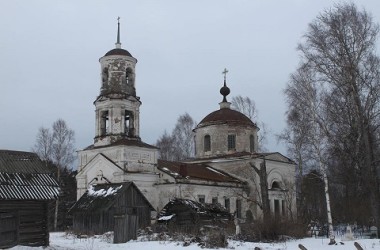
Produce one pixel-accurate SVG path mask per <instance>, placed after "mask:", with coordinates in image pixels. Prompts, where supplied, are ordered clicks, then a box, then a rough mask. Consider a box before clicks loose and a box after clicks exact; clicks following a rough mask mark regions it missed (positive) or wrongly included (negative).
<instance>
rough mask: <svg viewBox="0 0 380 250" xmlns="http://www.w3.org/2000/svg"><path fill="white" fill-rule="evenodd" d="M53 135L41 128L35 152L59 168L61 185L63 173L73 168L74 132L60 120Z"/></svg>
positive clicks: (56, 123) (55, 225)
mask: <svg viewBox="0 0 380 250" xmlns="http://www.w3.org/2000/svg"><path fill="white" fill-rule="evenodd" d="M52 131H53V132H52V133H50V130H49V129H46V128H42V127H41V128H40V129H39V131H38V134H37V138H36V144H35V146H34V148H33V151H34V152H36V153H37V154H38V155H39V156H40V157H41V159H42V160H44V161H46V162H51V163H53V165H54V166H56V167H57V172H56V175H57V180H58V183H60V177H61V171H63V170H67V169H70V168H71V164H72V163H73V161H74V159H75V158H74V157H75V156H74V153H75V148H74V143H75V139H74V131H73V130H72V129H70V128H69V127H68V126H67V124H66V122H65V121H64V120H62V119H58V120H57V121H55V122H54V123H53V126H52ZM59 202H60V201H59V198H58V199H57V200H56V202H55V210H54V230H57V221H58V207H59Z"/></svg>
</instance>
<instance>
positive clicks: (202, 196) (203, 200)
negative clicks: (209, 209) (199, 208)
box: [198, 195, 206, 203]
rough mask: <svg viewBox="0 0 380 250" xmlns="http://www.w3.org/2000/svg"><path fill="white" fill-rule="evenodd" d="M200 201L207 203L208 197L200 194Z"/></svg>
mask: <svg viewBox="0 0 380 250" xmlns="http://www.w3.org/2000/svg"><path fill="white" fill-rule="evenodd" d="M198 201H199V202H200V203H205V202H206V197H205V196H204V195H198Z"/></svg>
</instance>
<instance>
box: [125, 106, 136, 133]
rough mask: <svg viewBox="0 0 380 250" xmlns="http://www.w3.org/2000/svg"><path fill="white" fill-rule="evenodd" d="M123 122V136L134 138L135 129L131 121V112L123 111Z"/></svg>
mask: <svg viewBox="0 0 380 250" xmlns="http://www.w3.org/2000/svg"><path fill="white" fill-rule="evenodd" d="M124 121H125V134H126V135H127V136H130V137H134V136H135V128H134V121H133V113H132V112H131V111H128V110H125V114H124Z"/></svg>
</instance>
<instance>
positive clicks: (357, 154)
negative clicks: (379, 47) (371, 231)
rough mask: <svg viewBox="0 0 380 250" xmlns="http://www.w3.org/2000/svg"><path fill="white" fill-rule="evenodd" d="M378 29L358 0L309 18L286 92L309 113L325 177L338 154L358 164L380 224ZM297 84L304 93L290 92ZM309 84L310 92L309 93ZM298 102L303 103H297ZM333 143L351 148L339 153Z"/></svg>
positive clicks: (311, 141)
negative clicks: (309, 21)
mask: <svg viewBox="0 0 380 250" xmlns="http://www.w3.org/2000/svg"><path fill="white" fill-rule="evenodd" d="M378 33H379V26H378V25H377V24H374V23H373V21H372V17H371V15H370V14H368V13H367V12H366V11H365V10H362V11H359V10H358V9H357V7H356V6H355V5H354V4H338V5H335V6H334V7H333V8H331V9H328V10H326V11H324V12H323V13H321V14H320V15H319V16H318V17H317V18H316V19H315V20H314V21H312V22H311V23H310V24H309V27H308V30H307V32H306V33H305V35H304V37H303V40H302V42H301V43H300V45H299V46H298V50H299V52H300V53H301V62H300V66H299V68H298V69H297V71H296V73H295V74H293V75H292V78H291V81H290V83H289V86H288V87H287V90H286V91H288V92H286V95H287V99H288V105H289V109H290V110H292V109H294V110H296V111H297V112H298V113H297V112H296V114H297V115H302V118H303V121H305V119H304V117H303V116H305V117H306V118H308V120H307V119H306V123H305V124H307V126H309V128H310V129H309V132H307V133H308V134H309V135H308V136H307V140H306V141H307V145H308V147H309V149H310V152H311V154H312V155H313V156H314V159H315V160H317V161H316V162H315V163H318V165H319V167H320V168H321V170H323V171H322V175H323V178H324V180H327V178H325V177H327V174H328V171H326V170H327V169H328V168H329V166H331V165H332V164H333V162H334V161H335V162H336V159H341V160H340V161H341V162H349V163H350V164H352V165H351V166H350V167H351V168H356V169H358V170H359V174H360V176H361V177H360V178H362V179H363V182H362V183H363V185H364V188H365V189H366V191H367V192H368V194H369V197H370V200H371V209H372V217H373V219H374V223H375V224H376V225H377V227H378V228H380V225H379V222H380V221H379V218H380V216H379V215H380V190H379V184H380V181H379V169H378V168H379V166H378V165H379V159H378V156H377V155H378V154H376V152H378V151H379V127H380V126H379V125H380V119H379V116H380V98H379V97H380V59H379V57H378V56H377V55H376V54H375V51H376V47H375V45H376V39H377V36H378ZM305 77H306V78H305ZM300 82H301V83H302V82H304V83H308V84H309V86H310V89H307V88H304V89H302V88H301V89H300V90H297V88H299V87H302V86H303V85H298V86H297V84H296V83H300ZM305 86H306V85H305ZM305 86H303V87H305ZM291 88H293V89H295V90H297V91H298V95H294V96H292V95H290V93H291V92H289V89H291ZM303 90H305V91H306V90H307V91H306V93H308V94H306V95H304V93H303V92H302V91H303ZM313 91H314V92H313ZM295 93H297V92H296V91H295ZM314 97H317V99H313V98H314ZM318 98H319V99H318ZM289 100H290V101H289ZM308 104H310V106H308ZM295 105H300V107H302V108H296V109H295V108H294V106H295ZM291 112H293V111H290V112H289V114H291ZM291 129H292V131H293V132H295V133H297V132H298V131H297V130H295V129H294V128H291ZM347 145H350V146H349V147H347ZM333 149H334V150H336V149H339V150H340V151H339V150H338V151H335V152H343V151H345V152H347V153H346V154H344V156H343V155H339V154H335V155H334V150H333ZM342 157H351V160H347V159H342ZM333 159H334V161H332V160H333ZM325 175H326V176H325ZM325 184H327V183H325ZM325 187H326V188H328V185H325ZM326 191H327V190H326Z"/></svg>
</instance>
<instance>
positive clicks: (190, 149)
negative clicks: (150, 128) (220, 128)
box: [156, 113, 197, 161]
mask: <svg viewBox="0 0 380 250" xmlns="http://www.w3.org/2000/svg"><path fill="white" fill-rule="evenodd" d="M196 125H197V124H196V122H195V120H194V119H193V118H192V117H191V116H190V115H189V114H188V113H185V114H183V115H180V116H179V117H178V119H177V123H176V125H175V127H174V129H173V131H172V132H171V133H170V134H168V133H167V132H166V131H165V132H164V134H163V135H162V136H161V137H160V138H159V139H158V140H157V142H156V146H157V147H159V148H160V157H161V159H163V160H172V161H178V160H185V159H188V158H191V157H194V153H195V145H194V133H193V129H194V128H195V126H196Z"/></svg>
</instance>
